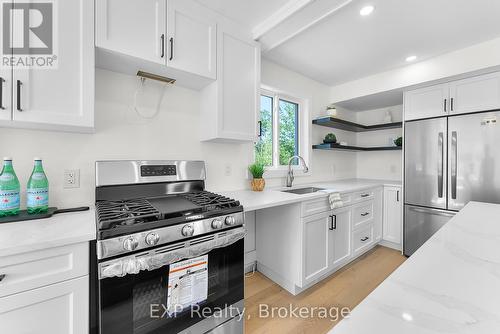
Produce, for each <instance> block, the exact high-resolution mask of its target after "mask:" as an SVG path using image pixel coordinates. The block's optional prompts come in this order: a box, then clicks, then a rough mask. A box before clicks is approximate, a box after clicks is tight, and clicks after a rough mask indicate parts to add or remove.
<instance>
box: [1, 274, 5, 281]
mask: <svg viewBox="0 0 500 334" xmlns="http://www.w3.org/2000/svg"><path fill="white" fill-rule="evenodd" d="M5 276H6V275H5V274H1V275H0V282H1V281H3V279H4V278H5Z"/></svg>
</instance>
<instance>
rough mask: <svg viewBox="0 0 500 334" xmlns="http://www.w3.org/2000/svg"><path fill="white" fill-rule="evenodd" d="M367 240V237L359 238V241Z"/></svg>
mask: <svg viewBox="0 0 500 334" xmlns="http://www.w3.org/2000/svg"><path fill="white" fill-rule="evenodd" d="M368 239H370V238H368V237H364V238H361V241H366V240H368Z"/></svg>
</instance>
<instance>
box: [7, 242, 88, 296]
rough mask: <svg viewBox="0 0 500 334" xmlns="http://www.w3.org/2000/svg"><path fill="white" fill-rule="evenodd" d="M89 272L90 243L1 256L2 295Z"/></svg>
mask: <svg viewBox="0 0 500 334" xmlns="http://www.w3.org/2000/svg"><path fill="white" fill-rule="evenodd" d="M88 273H89V244H88V243H87V242H85V243H80V244H75V245H69V246H63V247H57V248H49V249H45V250H42V251H37V252H30V253H24V254H19V255H13V256H7V257H3V258H0V275H2V276H3V275H5V276H3V279H2V281H1V282H0V297H2V296H7V295H11V294H14V293H18V292H21V291H26V290H30V289H34V288H39V287H41V286H45V285H48V284H52V283H56V282H61V281H65V280H68V279H71V278H75V277H80V276H84V275H87V274H88Z"/></svg>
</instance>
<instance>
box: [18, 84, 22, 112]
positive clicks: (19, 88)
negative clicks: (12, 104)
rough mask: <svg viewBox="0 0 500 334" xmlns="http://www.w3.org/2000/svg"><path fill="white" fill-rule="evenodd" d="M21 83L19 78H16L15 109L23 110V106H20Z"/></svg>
mask: <svg viewBox="0 0 500 334" xmlns="http://www.w3.org/2000/svg"><path fill="white" fill-rule="evenodd" d="M22 85H23V83H22V82H21V80H17V111H23V108H21V86H22Z"/></svg>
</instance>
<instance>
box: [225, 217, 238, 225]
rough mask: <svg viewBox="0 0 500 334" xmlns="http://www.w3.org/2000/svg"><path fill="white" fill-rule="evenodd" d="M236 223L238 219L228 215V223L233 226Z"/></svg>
mask: <svg viewBox="0 0 500 334" xmlns="http://www.w3.org/2000/svg"><path fill="white" fill-rule="evenodd" d="M234 224H236V219H234V217H233V216H227V217H226V225H228V226H232V225H234Z"/></svg>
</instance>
